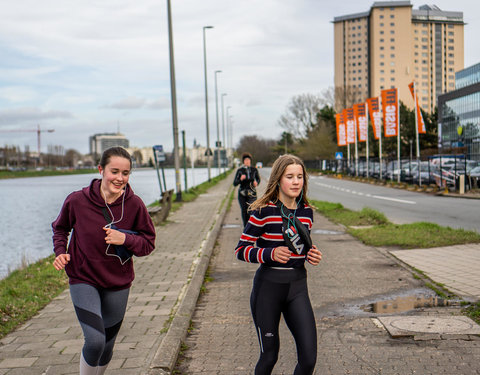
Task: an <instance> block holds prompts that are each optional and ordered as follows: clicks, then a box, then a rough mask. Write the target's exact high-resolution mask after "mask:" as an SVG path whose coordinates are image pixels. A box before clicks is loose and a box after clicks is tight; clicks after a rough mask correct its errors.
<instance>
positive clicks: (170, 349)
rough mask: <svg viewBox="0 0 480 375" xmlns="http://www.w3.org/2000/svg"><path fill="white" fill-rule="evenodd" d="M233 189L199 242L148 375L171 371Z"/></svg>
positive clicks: (148, 367)
mask: <svg viewBox="0 0 480 375" xmlns="http://www.w3.org/2000/svg"><path fill="white" fill-rule="evenodd" d="M233 189H234V187H233V185H231V184H230V188H229V189H228V191H227V194H226V195H225V199H226V200H225V202H224V204H223V205H222V207H221V209H220V212H219V213H217V215H216V216H215V219H214V226H213V228H212V229H210V231H209V232H208V233H207V235H206V237H205V240H204V241H203V242H202V244H201V248H200V250H199V260H198V261H195V260H194V261H193V267H194V269H193V271H192V278H191V279H190V282H189V283H188V286H187V288H186V291H185V293H184V294H183V298H182V297H180V298H181V300H180V301H179V306H178V309H177V311H176V312H175V314H174V317H173V320H172V322H171V324H170V327H169V328H168V331H167V333H166V335H165V337H164V339H163V340H162V342H161V343H160V346H159V347H158V349H157V351H156V353H155V355H154V358H153V360H152V361H151V363H150V365H149V366H147V369H148V372H147V374H148V375H168V374H171V373H172V371H173V369H174V368H175V364H176V361H177V357H178V354H179V352H180V346H181V344H182V342H183V341H184V340H185V337H186V336H187V331H188V328H189V326H190V320H191V318H192V315H193V313H194V311H195V307H196V305H197V300H198V296H199V295H200V290H201V287H202V285H203V281H204V278H205V273H206V271H207V269H208V265H209V263H210V257H211V255H212V252H213V248H214V247H215V242H216V240H217V238H218V235H219V233H220V230H221V227H222V224H223V220H224V218H225V215H226V213H227V206H228V202H227V199H228V197H229V196H230V194H231V193H232V191H233Z"/></svg>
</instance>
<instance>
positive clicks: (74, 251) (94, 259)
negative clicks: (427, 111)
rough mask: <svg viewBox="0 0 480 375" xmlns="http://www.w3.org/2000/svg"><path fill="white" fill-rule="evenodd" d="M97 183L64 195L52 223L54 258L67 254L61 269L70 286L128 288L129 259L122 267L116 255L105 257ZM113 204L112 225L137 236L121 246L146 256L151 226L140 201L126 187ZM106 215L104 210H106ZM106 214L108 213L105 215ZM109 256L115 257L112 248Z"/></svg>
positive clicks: (102, 205) (152, 235) (152, 231)
mask: <svg viewBox="0 0 480 375" xmlns="http://www.w3.org/2000/svg"><path fill="white" fill-rule="evenodd" d="M100 183H101V180H98V179H94V180H93V181H92V182H91V183H90V186H88V187H85V188H83V189H82V190H80V191H75V192H73V193H71V194H69V195H68V197H67V198H66V199H65V202H64V203H63V207H62V209H61V211H60V214H59V215H58V217H57V219H56V220H55V221H54V222H53V223H52V229H53V250H54V252H55V255H56V256H58V255H60V254H65V253H67V242H68V235H69V233H70V232H72V235H71V238H70V242H69V243H68V253H69V254H70V262H69V263H68V264H67V266H66V267H65V271H66V273H67V275H68V277H69V281H70V284H79V283H85V284H89V285H92V286H94V287H99V288H108V289H114V290H119V289H125V288H129V287H130V285H131V284H132V281H133V279H134V277H135V274H134V271H133V262H132V259H130V260H128V261H127V262H126V263H125V264H123V265H122V263H121V261H120V259H119V258H118V257H116V256H108V255H106V250H107V246H108V245H107V243H106V242H105V237H106V234H105V231H104V230H103V227H104V226H105V225H106V224H108V223H107V221H106V219H105V216H104V212H103V209H106V206H105V200H104V199H103V197H102V196H101V194H100ZM124 195H125V199H124V201H123V198H124V197H123V194H122V196H120V197H119V198H118V199H117V200H116V201H115V202H114V203H112V204H109V205H108V206H109V207H110V210H111V211H112V213H113V216H114V219H115V221H117V220H119V219H120V218H121V217H122V201H123V218H122V220H121V221H120V222H118V223H116V224H115V225H116V226H117V227H118V228H120V229H127V230H131V231H135V232H137V234H129V233H126V234H125V243H124V245H125V247H126V248H127V249H128V250H129V251H131V252H132V253H133V254H134V255H136V256H138V257H141V256H145V255H148V254H150V253H151V252H152V251H153V249H154V247H155V227H154V225H153V223H152V220H151V218H150V215H149V214H148V212H147V209H146V207H145V205H144V204H143V202H142V200H141V199H140V198H139V197H138V196H136V195H135V194H134V192H133V190H132V189H131V188H130V185H128V184H127V186H126V188H125V192H124ZM107 212H108V209H107ZM109 215H110V213H109ZM108 253H109V254H115V249H114V248H113V245H110V248H109V249H108Z"/></svg>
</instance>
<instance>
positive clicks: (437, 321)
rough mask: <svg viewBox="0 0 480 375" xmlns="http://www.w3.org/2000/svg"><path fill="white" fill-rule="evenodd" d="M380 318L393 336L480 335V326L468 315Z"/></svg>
mask: <svg viewBox="0 0 480 375" xmlns="http://www.w3.org/2000/svg"><path fill="white" fill-rule="evenodd" d="M378 320H380V322H381V323H382V324H383V325H384V326H385V328H386V329H387V331H388V332H389V333H390V335H391V336H392V337H400V336H414V335H415V334H419V333H437V334H464V335H480V326H478V324H476V323H475V322H474V321H473V320H471V319H470V318H468V317H466V316H443V317H438V316H388V317H379V318H378Z"/></svg>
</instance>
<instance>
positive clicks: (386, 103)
mask: <svg viewBox="0 0 480 375" xmlns="http://www.w3.org/2000/svg"><path fill="white" fill-rule="evenodd" d="M382 110H383V126H384V134H385V137H396V136H397V135H398V123H399V119H398V91H397V89H396V88H393V89H387V90H382Z"/></svg>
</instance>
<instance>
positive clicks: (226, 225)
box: [222, 224, 240, 229]
mask: <svg viewBox="0 0 480 375" xmlns="http://www.w3.org/2000/svg"><path fill="white" fill-rule="evenodd" d="M222 228H224V229H230V228H240V224H223V225H222Z"/></svg>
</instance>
